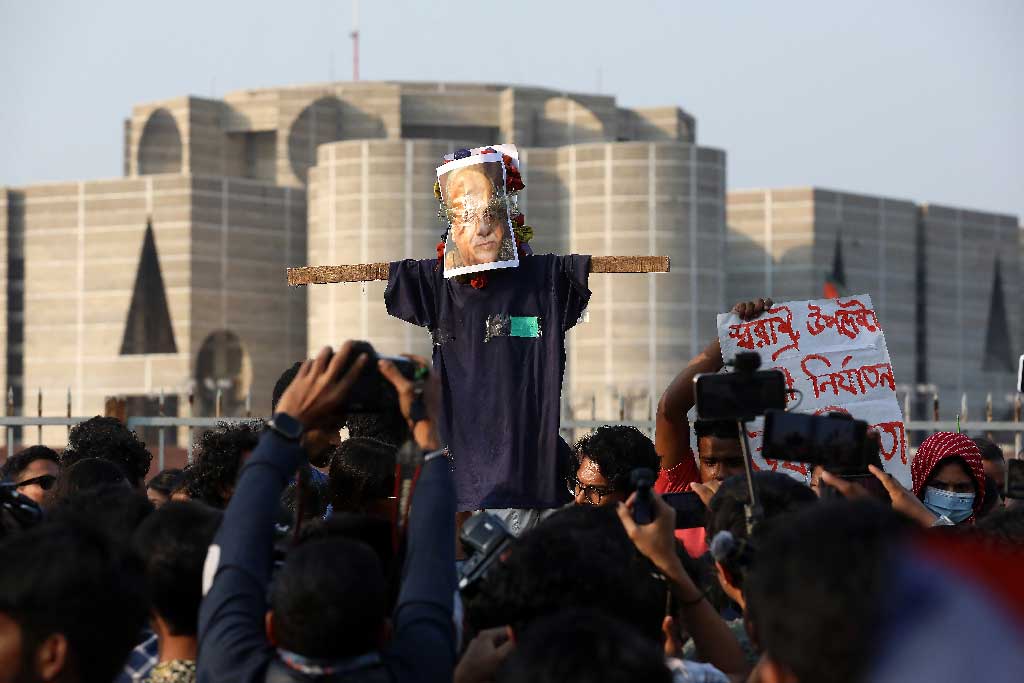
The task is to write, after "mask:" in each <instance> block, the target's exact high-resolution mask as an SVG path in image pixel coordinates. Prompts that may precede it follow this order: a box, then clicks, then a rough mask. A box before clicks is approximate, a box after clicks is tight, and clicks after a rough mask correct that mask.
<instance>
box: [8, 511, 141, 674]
mask: <svg viewBox="0 0 1024 683" xmlns="http://www.w3.org/2000/svg"><path fill="white" fill-rule="evenodd" d="M0 557H2V558H3V561H2V562H0V675H2V676H3V680H10V681H62V682H67V683H79V682H81V683H97V682H101V681H102V682H106V681H111V680H113V679H114V677H115V675H116V674H117V672H118V671H119V670H120V669H121V666H122V664H123V663H124V660H125V657H126V656H127V655H128V652H129V651H130V650H131V649H132V646H133V645H134V644H135V640H136V637H137V636H138V633H139V629H141V628H142V626H143V624H144V623H145V619H146V598H145V592H144V590H143V585H142V575H141V571H140V569H139V567H138V565H137V563H136V562H132V561H130V560H128V559H127V558H126V557H125V556H124V555H122V554H121V553H120V552H118V550H117V549H116V548H115V547H114V546H113V545H111V543H110V541H109V539H108V538H107V537H106V536H104V535H103V534H102V533H100V532H99V531H98V530H96V529H94V528H93V527H91V526H90V525H82V524H79V523H77V522H75V521H74V520H63V521H51V522H46V523H43V524H41V525H39V526H37V527H35V528H33V529H29V530H27V531H25V532H23V533H19V534H14V535H12V536H10V537H9V538H7V539H5V540H4V541H3V542H2V543H0Z"/></svg>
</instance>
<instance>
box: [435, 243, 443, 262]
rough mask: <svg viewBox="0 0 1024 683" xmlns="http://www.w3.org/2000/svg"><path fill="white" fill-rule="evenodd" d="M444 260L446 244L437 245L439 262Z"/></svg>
mask: <svg viewBox="0 0 1024 683" xmlns="http://www.w3.org/2000/svg"><path fill="white" fill-rule="evenodd" d="M443 258H444V242H438V243H437V260H438V261H440V260H441V259H443Z"/></svg>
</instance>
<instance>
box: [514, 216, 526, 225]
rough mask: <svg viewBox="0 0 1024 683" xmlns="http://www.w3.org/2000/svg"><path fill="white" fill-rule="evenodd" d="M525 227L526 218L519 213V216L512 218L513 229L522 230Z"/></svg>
mask: <svg viewBox="0 0 1024 683" xmlns="http://www.w3.org/2000/svg"><path fill="white" fill-rule="evenodd" d="M524 225H526V216H524V215H523V214H521V213H517V214H514V215H513V216H512V226H513V227H516V228H521V227H523V226H524Z"/></svg>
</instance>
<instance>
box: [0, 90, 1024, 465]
mask: <svg viewBox="0 0 1024 683" xmlns="http://www.w3.org/2000/svg"><path fill="white" fill-rule="evenodd" d="M495 142H513V143H515V144H517V145H518V147H519V149H520V153H521V166H522V172H523V177H524V180H525V182H526V185H527V188H526V190H525V191H524V192H523V194H522V197H521V200H520V206H521V207H522V209H523V210H524V211H525V213H526V215H527V220H528V222H529V224H530V225H532V226H533V227H534V228H535V231H536V233H535V234H536V236H535V238H534V241H533V242H532V246H533V248H534V250H535V251H536V252H538V253H545V252H552V253H587V254H594V255H616V254H619V255H636V254H652V255H667V256H669V257H671V259H672V272H670V273H667V274H617V275H594V276H592V277H591V289H592V291H593V297H592V299H591V305H590V307H589V309H588V312H587V315H586V316H585V317H584V319H583V321H581V323H580V324H579V325H577V327H576V328H575V330H574V331H573V332H571V333H570V335H569V337H568V342H567V353H568V365H567V372H566V377H565V384H564V390H563V399H564V404H565V405H564V414H565V415H566V416H568V417H573V418H577V419H586V418H589V417H591V416H594V417H596V418H598V419H615V418H617V417H623V418H627V419H628V418H633V419H646V418H649V417H651V416H652V412H653V408H654V406H655V404H656V401H657V398H658V396H659V395H660V393H661V391H662V390H663V388H664V387H665V386H666V385H667V383H668V382H669V381H670V380H671V378H672V377H673V376H674V375H675V374H676V373H677V372H678V371H679V370H680V369H681V368H682V367H683V366H684V365H685V363H686V362H687V360H688V359H689V358H690V357H692V356H693V355H695V354H696V353H697V352H698V351H699V350H700V349H701V348H702V347H703V346H704V345H705V344H706V343H707V342H709V341H710V340H711V339H713V338H714V336H715V314H716V313H719V312H721V311H723V310H725V309H726V307H727V306H728V305H729V304H730V303H732V302H734V301H738V300H741V299H748V298H752V297H757V296H765V295H768V296H772V297H774V298H775V299H776V300H785V299H807V298H814V297H820V296H822V294H823V291H824V284H825V283H826V281H827V282H831V283H832V284H833V285H838V286H840V287H841V288H842V289H843V290H844V291H846V292H848V293H855V292H861V291H866V292H868V293H870V294H871V295H872V298H873V301H874V303H875V306H876V309H877V311H878V315H879V318H880V319H881V321H882V323H883V324H884V326H885V328H886V331H887V335H886V336H887V341H888V344H889V349H890V353H891V355H892V358H893V364H894V366H895V371H896V377H897V381H898V382H899V383H900V384H901V385H902V386H904V387H907V388H910V389H911V390H915V388H920V387H933V388H936V389H938V390H939V391H940V393H941V394H942V395H943V396H944V397H947V396H956V397H958V396H959V395H960V394H963V393H966V394H967V395H968V402H969V411H970V412H969V415H970V416H972V417H973V416H978V415H980V414H981V410H982V406H983V402H984V398H985V395H986V394H987V393H988V392H992V393H993V394H994V396H993V398H994V399H995V400H996V402H997V405H999V403H998V402H999V401H1000V400H1001V399H1002V398H1003V397H1004V396H1005V395H1006V394H1008V393H1010V392H1011V388H1012V386H1011V383H1012V376H1013V369H1012V368H1011V367H1010V366H1011V364H1013V363H1015V360H1014V359H1015V358H1016V355H1017V354H1019V353H1020V351H1021V345H1022V343H1024V315H1022V314H1021V310H1020V304H1019V302H1020V300H1021V293H1022V288H1021V260H1022V256H1021V255H1022V253H1024V251H1022V250H1024V244H1022V242H1021V239H1020V229H1019V227H1018V224H1017V220H1016V219H1015V218H1014V217H1011V216H1002V215H996V214H987V213H982V212H975V211H967V210H962V209H954V208H948V207H943V206H938V205H916V204H915V203H913V202H911V201H906V200H901V199H892V198H888V197H872V196H866V195H859V194H853V193H846V192H837V191H832V190H824V189H820V188H797V189H768V190H741V191H735V192H730V193H728V196H727V195H726V187H725V184H726V158H725V153H724V152H723V151H721V150H718V149H714V148H709V147H703V146H701V145H699V144H698V142H697V136H696V121H695V119H694V118H693V117H692V116H691V115H690V114H688V113H687V112H685V111H683V110H682V109H680V108H678V107H675V106H665V107H655V108H644V109H634V108H627V107H622V106H619V104H618V103H617V101H616V100H615V98H614V97H612V96H609V95H601V94H588V93H567V92H562V91H555V90H549V89H543V88H532V87H520V86H508V85H502V84H460V83H407V82H359V83H326V84H316V85H304V86H294V87H283V88H267V89H257V90H243V91H238V92H233V93H229V94H227V95H225V96H224V97H223V98H222V99H213V98H201V97H179V98H173V99H169V100H163V101H159V102H152V103H146V104H140V105H138V106H136V107H134V108H133V110H132V112H131V115H130V117H129V118H128V119H126V120H125V121H124V177H123V178H119V179H110V180H84V181H72V182H64V183H47V184H38V185H30V186H26V187H0V275H2V276H3V282H5V283H6V286H4V287H0V327H2V329H3V330H4V333H3V334H2V335H0V376H2V377H3V378H4V379H5V383H6V384H5V386H6V388H7V389H8V390H9V395H10V397H11V398H12V399H13V400H12V401H11V402H10V404H11V409H12V411H13V412H14V413H15V414H34V413H35V412H36V409H37V405H36V401H37V398H36V397H37V396H38V395H39V394H42V396H43V406H42V411H43V413H44V414H46V415H62V414H64V411H65V409H66V401H67V396H68V394H69V392H70V395H71V397H72V412H73V413H75V414H78V415H90V414H96V413H100V412H102V410H103V406H104V401H105V399H106V398H108V397H112V396H123V397H128V399H129V410H130V411H132V412H133V413H135V414H139V413H143V414H156V412H157V410H158V407H157V401H158V397H159V395H160V394H161V393H162V394H163V395H164V397H165V408H164V412H165V413H167V414H172V415H173V414H178V415H187V414H189V413H190V412H191V413H192V414H196V415H211V414H213V413H214V412H216V410H217V403H218V400H219V403H220V411H221V414H224V415H238V414H244V413H245V412H246V411H248V410H251V412H252V413H253V414H264V413H266V412H268V411H269V409H270V393H271V389H272V387H273V384H274V382H275V381H276V379H277V377H278V376H279V375H280V373H281V372H282V371H283V370H284V369H285V368H286V367H287V366H288V365H289V364H290V363H292V362H294V361H296V360H299V359H301V358H303V357H305V356H306V355H307V354H308V353H310V352H315V351H316V350H317V349H318V348H319V347H321V346H323V345H326V344H337V343H338V342H339V341H340V340H342V339H346V338H353V337H358V338H365V339H368V340H369V341H371V342H372V343H374V345H375V346H377V347H378V348H380V349H381V350H382V351H384V352H387V353H398V352H402V351H406V350H411V351H413V352H417V353H421V354H424V355H427V354H429V352H430V341H429V337H428V335H427V333H426V332H425V331H424V330H420V329H418V328H415V327H413V326H411V325H408V324H406V323H403V322H401V321H398V320H396V319H393V318H390V317H389V316H388V315H387V313H386V311H385V308H384V303H383V292H384V283H382V282H374V283H367V284H365V285H360V284H355V285H341V284H339V285H328V286H315V287H309V288H295V289H290V288H288V287H287V286H286V284H285V269H286V268H287V267H290V266H298V265H305V264H313V265H317V264H343V263H365V262H375V261H391V260H397V259H403V258H431V257H432V256H433V255H434V253H435V252H434V248H435V245H436V243H437V242H438V240H439V239H440V238H441V236H442V233H443V228H442V225H441V224H440V223H439V222H438V220H437V204H436V201H435V200H434V197H433V193H432V186H433V182H434V179H435V170H434V169H435V167H436V166H437V165H438V164H439V163H440V160H441V157H442V155H443V154H445V153H447V152H450V151H453V150H455V149H458V148H461V147H471V146H477V145H481V144H490V143H495ZM930 390H931V389H928V391H930ZM218 396H219V399H218ZM190 400H191V401H192V402H193V404H192V405H191V406H190V405H189V402H190ZM957 401H958V399H957V400H946V401H945V402H944V404H943V405H944V408H943V415H944V416H948V415H950V414H951V413H952V412H953V411H954V410H955V409H957V408H958V407H959V406H958V403H957ZM999 414H1001V413H1000V412H999V411H998V410H997V416H998V415H999ZM65 436H66V433H65V430H64V429H63V428H54V429H52V430H48V431H47V432H46V433H45V434H44V440H45V441H47V442H48V443H52V444H55V445H60V444H62V443H63V440H64V438H65Z"/></svg>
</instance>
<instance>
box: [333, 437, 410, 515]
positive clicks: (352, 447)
mask: <svg viewBox="0 0 1024 683" xmlns="http://www.w3.org/2000/svg"><path fill="white" fill-rule="evenodd" d="M397 454H398V449H397V448H395V447H394V446H392V445H390V444H388V443H385V442H383V441H378V440H377V439H371V438H366V437H351V438H348V439H345V440H344V441H343V442H341V445H340V446H339V447H338V450H337V451H336V452H335V453H334V456H333V457H332V458H331V469H330V477H329V479H328V481H329V483H328V487H329V488H330V501H331V507H332V508H333V509H334V511H335V512H339V511H348V512H361V513H366V514H372V515H378V516H381V517H384V518H389V517H390V516H391V512H392V508H393V507H394V506H393V504H392V502H391V501H390V498H391V497H392V496H393V495H394V492H395V458H396V457H397Z"/></svg>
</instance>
